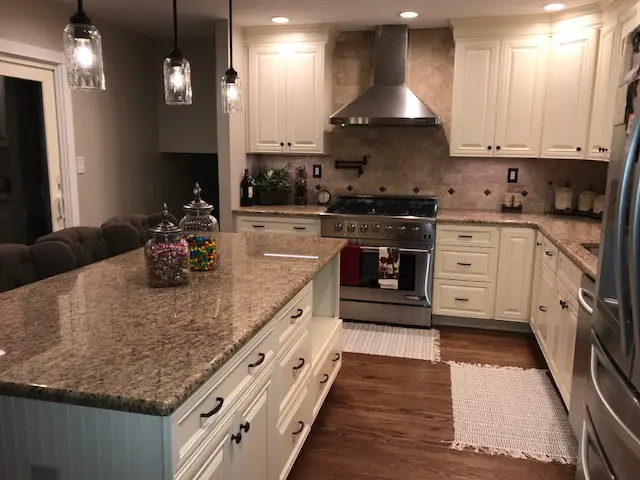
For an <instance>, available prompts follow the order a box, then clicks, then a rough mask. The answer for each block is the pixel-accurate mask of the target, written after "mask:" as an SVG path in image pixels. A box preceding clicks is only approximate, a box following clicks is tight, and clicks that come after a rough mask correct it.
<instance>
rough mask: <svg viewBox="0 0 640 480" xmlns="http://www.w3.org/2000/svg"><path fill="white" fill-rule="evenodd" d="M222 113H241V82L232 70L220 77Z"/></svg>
mask: <svg viewBox="0 0 640 480" xmlns="http://www.w3.org/2000/svg"><path fill="white" fill-rule="evenodd" d="M222 111H223V112H224V113H242V82H241V80H240V77H238V73H237V72H236V71H235V70H233V69H229V70H227V72H226V73H225V74H224V75H223V76H222Z"/></svg>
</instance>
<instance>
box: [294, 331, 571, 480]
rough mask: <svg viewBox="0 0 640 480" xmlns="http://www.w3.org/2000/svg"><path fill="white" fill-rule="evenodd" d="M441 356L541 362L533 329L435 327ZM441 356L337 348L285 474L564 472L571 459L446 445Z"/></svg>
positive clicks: (464, 477) (448, 418) (448, 420)
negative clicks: (320, 402)
mask: <svg viewBox="0 0 640 480" xmlns="http://www.w3.org/2000/svg"><path fill="white" fill-rule="evenodd" d="M440 330H441V351H442V361H443V362H446V361H448V360H456V361H460V362H470V363H487V364H493V365H505V366H508V365H511V366H518V367H536V368H546V366H545V363H544V359H543V358H542V354H541V353H540V351H539V349H538V347H537V344H536V341H535V339H534V337H532V336H528V335H524V334H515V333H504V332H490V331H481V330H467V329H459V328H442V329H440ZM452 439H453V414H452V406H451V380H450V376H449V366H448V365H447V364H446V363H431V362H424V361H420V360H411V359H404V358H392V357H379V356H373V355H359V354H349V353H345V354H344V359H343V366H342V370H341V372H340V374H339V375H338V377H337V379H336V383H335V384H334V386H333V388H332V391H331V392H330V394H329V396H328V397H327V401H326V403H325V405H324V406H323V407H322V410H321V412H320V414H319V415H318V418H317V419H316V422H315V424H314V426H313V428H312V430H311V434H310V435H309V438H308V439H307V442H306V444H305V446H304V448H303V450H302V452H301V453H300V456H299V457H298V460H297V461H296V464H295V465H294V467H293V470H292V472H291V474H290V476H289V479H290V480H338V479H341V480H343V479H344V480H346V479H349V480H364V479H367V480H374V479H375V480H392V479H393V480H395V479H410V480H414V479H416V480H418V479H425V480H426V479H429V480H431V479H433V480H440V479H455V480H471V479H474V480H485V479H487V480H488V479H491V480H494V479H499V480H512V479H515V480H534V479H535V480H569V479H573V478H574V476H575V467H573V466H569V465H561V464H557V463H541V462H536V461H533V460H519V459H514V458H510V457H505V456H490V455H484V454H476V453H473V452H458V451H453V450H450V449H449V443H450V442H451V440H452Z"/></svg>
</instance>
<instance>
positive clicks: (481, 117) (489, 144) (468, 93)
mask: <svg viewBox="0 0 640 480" xmlns="http://www.w3.org/2000/svg"><path fill="white" fill-rule="evenodd" d="M500 45H501V41H500V40H499V39H481V40H476V39H471V40H467V39H464V40H459V41H457V42H456V50H455V66H454V71H453V106H452V111H451V155H454V156H455V155H457V156H474V157H475V156H492V153H493V152H492V150H493V144H494V136H495V122H496V106H497V98H498V81H499V67H500Z"/></svg>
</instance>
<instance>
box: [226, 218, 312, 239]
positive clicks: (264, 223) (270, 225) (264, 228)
mask: <svg viewBox="0 0 640 480" xmlns="http://www.w3.org/2000/svg"><path fill="white" fill-rule="evenodd" d="M236 233H267V234H288V235H303V236H305V235H309V236H317V237H319V236H320V219H318V218H313V217H295V216H289V215H286V216H285V215H279V216H278V215H272V216H270V215H251V216H244V215H238V216H237V217H236Z"/></svg>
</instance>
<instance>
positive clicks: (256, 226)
mask: <svg viewBox="0 0 640 480" xmlns="http://www.w3.org/2000/svg"><path fill="white" fill-rule="evenodd" d="M251 226H252V227H253V228H264V225H251Z"/></svg>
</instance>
